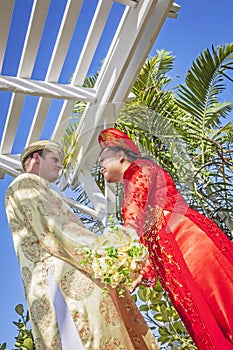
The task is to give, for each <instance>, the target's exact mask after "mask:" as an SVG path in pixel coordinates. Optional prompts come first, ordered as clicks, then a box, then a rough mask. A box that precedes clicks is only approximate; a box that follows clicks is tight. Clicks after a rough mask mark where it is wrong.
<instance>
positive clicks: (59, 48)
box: [25, 0, 83, 146]
mask: <svg viewBox="0 0 233 350" xmlns="http://www.w3.org/2000/svg"><path fill="white" fill-rule="evenodd" d="M82 2H83V0H69V1H67V4H66V8H65V11H64V15H63V19H62V23H61V26H60V29H59V33H58V36H57V40H56V43H55V47H54V50H53V53H52V58H51V60H50V63H49V67H48V71H47V74H46V77H45V81H48V82H56V81H58V79H59V76H60V74H61V70H62V67H63V64H64V61H65V57H66V54H67V51H68V48H69V45H70V41H71V39H72V35H73V32H74V29H75V25H76V22H77V19H78V16H79V12H80V9H81V6H82ZM77 85H78V84H77ZM80 85H81V84H80ZM70 103H71V104H72V106H74V104H75V101H73V102H70ZM50 104H51V100H49V99H44V98H43V97H41V98H40V99H39V101H38V104H37V108H36V112H35V115H34V118H33V122H32V125H31V129H30V131H29V135H28V138H27V141H26V144H25V146H27V145H28V144H30V143H31V142H33V141H35V140H37V139H38V138H39V137H40V134H41V131H42V127H43V125H44V122H45V119H46V116H47V114H48V110H49V107H50Z"/></svg>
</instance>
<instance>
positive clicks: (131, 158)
mask: <svg viewBox="0 0 233 350" xmlns="http://www.w3.org/2000/svg"><path fill="white" fill-rule="evenodd" d="M107 148H108V150H110V151H111V152H113V153H117V152H119V151H123V152H124V153H125V155H126V156H127V158H128V160H129V161H130V162H133V161H134V160H136V159H141V158H143V157H142V156H140V155H139V154H138V153H136V152H133V151H130V150H128V149H125V148H123V147H119V146H109V147H107ZM103 151H104V150H103ZM103 151H102V152H103ZM102 152H101V153H102Z"/></svg>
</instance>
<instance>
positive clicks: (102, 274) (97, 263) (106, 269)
mask: <svg viewBox="0 0 233 350" xmlns="http://www.w3.org/2000/svg"><path fill="white" fill-rule="evenodd" d="M85 254H86V257H87V259H86V260H85V261H83V262H84V263H86V264H90V265H91V267H92V269H93V272H94V274H93V277H94V278H99V279H100V280H101V282H102V283H104V284H105V285H106V286H107V285H109V286H111V287H112V288H117V289H118V293H119V295H120V296H123V293H124V289H125V288H126V287H129V288H130V286H131V284H132V281H133V280H134V279H135V278H136V277H137V276H138V275H139V274H140V271H141V269H142V268H143V266H144V265H145V263H146V260H147V257H148V252H147V248H146V247H145V246H144V245H142V244H141V243H140V241H139V237H138V235H137V234H136V232H135V231H134V230H133V229H130V228H126V227H124V226H121V225H112V226H109V227H107V228H106V229H105V230H104V232H103V234H102V235H101V236H99V237H98V238H97V239H96V241H95V242H94V244H93V248H88V249H85ZM104 293H107V288H105V289H104Z"/></svg>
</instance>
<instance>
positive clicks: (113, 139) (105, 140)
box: [98, 128, 141, 155]
mask: <svg viewBox="0 0 233 350" xmlns="http://www.w3.org/2000/svg"><path fill="white" fill-rule="evenodd" d="M98 141H99V144H100V148H101V149H102V150H104V149H105V148H107V147H121V148H123V149H125V150H128V151H133V152H135V153H137V154H139V155H140V154H141V152H140V150H139V148H138V147H137V146H136V145H135V143H134V142H133V141H132V140H131V139H130V138H129V137H128V136H127V135H126V134H125V133H123V132H122V131H120V130H118V129H114V128H108V129H104V130H102V131H101V133H100V134H99V137H98Z"/></svg>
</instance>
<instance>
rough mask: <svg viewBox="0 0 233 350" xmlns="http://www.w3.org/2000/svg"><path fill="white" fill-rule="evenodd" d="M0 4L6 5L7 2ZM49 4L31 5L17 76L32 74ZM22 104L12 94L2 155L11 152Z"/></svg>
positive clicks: (19, 97) (44, 2) (17, 97)
mask: <svg viewBox="0 0 233 350" xmlns="http://www.w3.org/2000/svg"><path fill="white" fill-rule="evenodd" d="M2 2H4V3H8V1H2ZM49 3H50V1H49V0H43V1H40V0H35V1H34V3H33V7H32V12H31V16H30V21H29V26H28V30H27V34H26V38H25V41H24V47H23V52H22V56H21V60H20V63H19V68H18V73H17V76H21V75H22V76H23V77H25V78H29V77H30V76H31V74H32V70H33V67H34V62H35V59H36V55H37V51H38V47H39V44H40V40H41V34H42V32H43V27H44V22H45V20H46V15H47V11H48V6H49ZM23 104H24V95H18V94H17V95H15V94H14V93H13V94H12V97H11V102H10V107H9V110H8V114H7V118H6V123H5V127H4V131H3V136H2V140H1V152H2V153H10V152H11V150H12V146H13V143H14V139H15V134H16V130H17V126H18V122H19V119H20V115H21V112H22V108H23Z"/></svg>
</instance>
